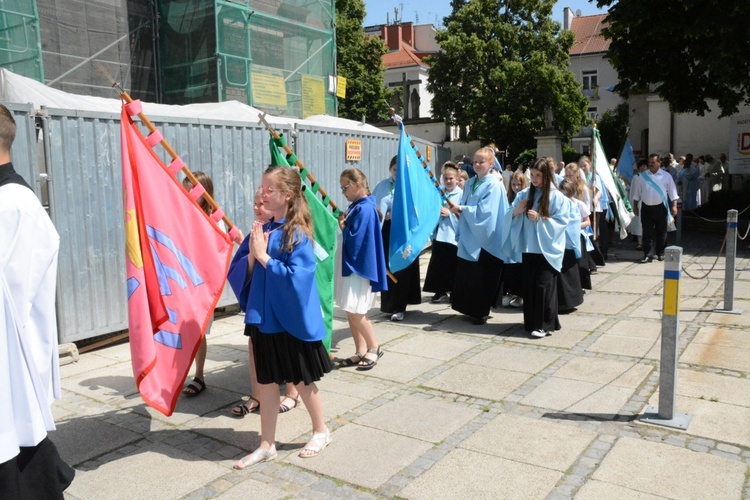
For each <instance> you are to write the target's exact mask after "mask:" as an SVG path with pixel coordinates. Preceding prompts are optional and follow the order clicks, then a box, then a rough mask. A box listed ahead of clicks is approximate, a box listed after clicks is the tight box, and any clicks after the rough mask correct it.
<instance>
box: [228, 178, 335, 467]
mask: <svg viewBox="0 0 750 500" xmlns="http://www.w3.org/2000/svg"><path fill="white" fill-rule="evenodd" d="M261 189H262V190H263V199H264V203H265V206H266V208H267V209H268V211H270V212H271V213H272V214H273V216H274V221H273V222H271V223H268V224H262V223H260V222H258V221H256V222H254V223H253V228H252V231H251V233H250V235H249V236H248V238H246V239H245V241H244V242H243V243H242V245H241V246H240V249H239V250H238V251H237V254H236V255H235V257H234V259H233V260H232V265H231V266H230V268H229V275H228V280H229V283H230V285H231V286H232V289H233V290H234V292H235V294H236V295H237V298H238V300H239V302H240V304H245V311H246V313H245V334H246V335H248V336H249V337H250V339H251V341H252V344H253V355H254V361H255V373H256V376H257V380H258V400H259V401H260V422H261V436H260V446H259V447H258V448H257V449H256V450H255V451H254V452H253V453H251V454H250V455H247V456H246V457H244V458H242V459H241V460H239V461H238V462H237V463H235V465H234V467H235V468H237V469H245V468H248V467H252V466H254V465H256V464H258V463H261V462H266V461H269V460H273V459H275V458H276V456H277V454H276V421H277V419H278V415H279V410H278V406H277V404H278V403H277V402H278V388H277V386H276V384H283V383H291V384H294V385H296V386H297V390H298V391H299V393H300V396H301V397H302V401H303V402H304V403H305V408H306V409H307V412H308V413H309V415H310V419H311V421H312V428H313V435H312V439H311V440H310V441H309V442H308V443H307V444H306V445H305V447H304V449H303V450H302V451H301V452H300V453H299V456H300V457H301V458H310V457H314V456H317V455H318V454H320V453H321V452H322V451H323V450H324V449H325V447H326V446H327V445H328V444H329V443H330V442H331V434H330V432H329V430H328V428H327V426H326V424H325V420H324V416H323V404H322V401H321V397H320V392H319V390H318V387H317V386H316V385H315V382H316V381H318V380H320V379H321V378H322V377H323V375H325V374H326V373H328V372H330V370H331V364H330V359H329V357H328V353H327V352H326V349H325V347H324V346H323V342H322V340H323V339H324V338H325V337H326V329H325V325H324V323H323V316H322V314H321V308H320V298H319V296H318V291H317V286H316V282H315V254H314V252H313V245H312V216H311V215H310V210H309V208H308V206H307V201H306V200H305V198H304V195H303V194H302V180H301V178H300V176H299V173H298V172H297V171H296V170H294V169H291V168H288V167H270V168H268V169H267V170H266V172H265V173H264V174H263V180H262V184H261Z"/></svg>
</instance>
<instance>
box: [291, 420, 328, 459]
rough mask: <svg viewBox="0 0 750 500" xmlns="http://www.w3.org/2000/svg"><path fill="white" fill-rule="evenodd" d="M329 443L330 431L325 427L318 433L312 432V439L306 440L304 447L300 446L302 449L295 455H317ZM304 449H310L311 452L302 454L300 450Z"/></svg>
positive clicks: (303, 456) (307, 456)
mask: <svg viewBox="0 0 750 500" xmlns="http://www.w3.org/2000/svg"><path fill="white" fill-rule="evenodd" d="M329 444H331V431H330V430H329V429H328V427H326V431H325V432H321V433H320V434H313V435H312V439H310V441H308V442H307V444H306V445H305V447H304V448H302V451H301V452H299V455H297V456H298V457H300V458H312V457H317V456H318V455H320V454H321V453H322V452H323V450H324V449H325V447H326V446H328V445H329ZM305 450H308V451H312V452H313V453H312V454H310V455H303V454H302V452H303V451H305Z"/></svg>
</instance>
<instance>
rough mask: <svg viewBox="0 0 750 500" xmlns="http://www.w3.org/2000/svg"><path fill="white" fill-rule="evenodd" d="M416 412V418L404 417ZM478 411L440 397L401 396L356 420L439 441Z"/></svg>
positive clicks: (399, 432) (372, 425) (379, 427)
mask: <svg viewBox="0 0 750 500" xmlns="http://www.w3.org/2000/svg"><path fill="white" fill-rule="evenodd" d="M411 412H418V413H419V414H420V418H418V419H410V418H404V415H408V414H410V413H411ZM480 413H481V412H480V411H478V410H472V409H469V408H466V407H465V406H464V405H461V404H456V403H448V402H444V401H441V400H435V399H428V400H423V399H420V398H416V397H414V396H401V397H400V398H398V399H396V400H395V401H393V402H391V403H388V404H385V405H383V406H380V407H379V408H376V409H375V410H373V411H371V412H369V413H367V414H365V415H363V416H361V417H359V418H357V419H356V420H355V422H356V423H358V424H360V425H365V426H369V427H375V428H377V429H381V430H384V431H388V432H393V433H396V434H401V435H404V436H410V437H414V438H417V439H421V440H424V441H429V442H431V443H439V442H441V441H443V440H444V439H445V438H447V437H448V436H449V435H450V434H452V433H453V432H455V431H456V430H458V429H459V428H460V427H461V426H463V425H464V424H466V423H467V422H468V421H470V420H471V419H473V418H474V417H476V416H477V415H479V414H480Z"/></svg>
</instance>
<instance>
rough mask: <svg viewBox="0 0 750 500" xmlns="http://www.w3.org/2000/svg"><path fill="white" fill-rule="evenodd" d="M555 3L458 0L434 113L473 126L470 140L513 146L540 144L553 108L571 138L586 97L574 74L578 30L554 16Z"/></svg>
mask: <svg viewBox="0 0 750 500" xmlns="http://www.w3.org/2000/svg"><path fill="white" fill-rule="evenodd" d="M553 4H554V0H513V1H512V2H511V1H510V0H500V1H498V0H464V1H462V0H454V1H453V2H451V5H452V6H453V7H454V11H453V12H452V13H451V15H450V16H448V17H446V18H445V24H446V28H445V29H444V30H439V31H438V33H437V37H436V38H437V41H438V42H439V43H440V46H441V49H442V50H441V52H439V53H438V54H437V55H435V56H433V57H431V58H430V59H429V62H430V64H431V69H430V76H429V79H428V84H427V88H428V90H429V91H430V92H432V93H433V95H434V98H433V101H432V107H433V110H432V111H433V115H434V116H436V117H438V118H442V119H445V120H447V121H448V122H449V123H451V124H454V125H459V126H468V127H470V128H471V132H470V136H469V138H470V139H474V138H476V139H480V140H484V141H492V142H495V143H496V144H498V145H501V147H503V146H505V145H510V146H511V151H523V150H525V149H528V148H531V147H534V146H535V142H534V136H535V135H536V134H537V133H538V132H540V131H541V130H542V129H543V128H544V110H545V107H549V108H550V109H551V110H552V113H553V116H554V122H553V125H554V126H555V127H556V128H557V129H558V130H559V131H560V132H562V133H563V134H564V135H573V134H574V133H575V132H577V131H578V129H579V128H580V127H581V126H582V125H584V124H585V123H586V120H587V118H586V116H585V110H586V107H587V105H588V100H587V99H586V98H585V97H584V96H583V94H582V92H581V85H580V83H578V82H577V81H576V80H575V77H574V75H573V74H572V73H571V72H570V71H568V63H569V56H568V52H569V50H570V47H571V46H572V44H573V34H572V33H571V32H569V31H563V32H560V24H559V23H556V22H553V21H552V19H551V14H552V6H553Z"/></svg>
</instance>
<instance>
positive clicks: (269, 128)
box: [258, 113, 341, 217]
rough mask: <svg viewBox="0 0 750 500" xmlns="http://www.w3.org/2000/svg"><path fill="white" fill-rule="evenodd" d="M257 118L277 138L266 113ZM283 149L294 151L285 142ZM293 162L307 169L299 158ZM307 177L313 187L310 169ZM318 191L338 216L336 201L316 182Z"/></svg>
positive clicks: (291, 152)
mask: <svg viewBox="0 0 750 500" xmlns="http://www.w3.org/2000/svg"><path fill="white" fill-rule="evenodd" d="M258 119H259V120H260V122H261V123H262V124H263V125H265V126H266V129H268V132H269V133H270V134H271V137H273V138H274V139H279V138H280V137H281V136H280V135H279V133H278V132H276V130H274V129H273V127H272V126H271V124H270V123H268V121H266V114H265V113H260V114H258ZM284 151H286V154H288V155H294V151H292V148H290V147H289V146H287V145H286V144H284ZM295 156H296V155H295ZM294 164H295V165H296V166H297V167H299V169H300V170H307V169H306V167H305V165H304V164H303V163H302V160H300V159H299V158H296V159H295V162H294ZM307 178H308V179H310V184H312V187H314V186H315V185H316V184H318V181H317V180H316V179H315V177H314V176H313V174H312V173H310V170H307ZM318 192H319V193H320V195H321V196H322V197H323V200H326V199H327V200H328V205H330V206H331V209H332V210H333V215H334V216H337V217H338V215H339V214H340V213H341V209H339V207H338V206H337V205H336V202H334V201H333V200H332V199H330V197H329V196H328V193H326V190H325V189H323V188H322V187H321V186H320V184H318Z"/></svg>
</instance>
